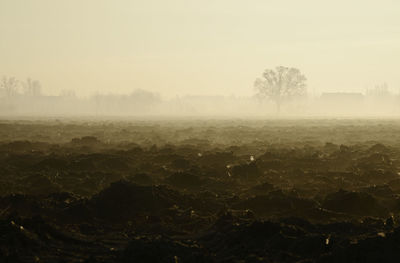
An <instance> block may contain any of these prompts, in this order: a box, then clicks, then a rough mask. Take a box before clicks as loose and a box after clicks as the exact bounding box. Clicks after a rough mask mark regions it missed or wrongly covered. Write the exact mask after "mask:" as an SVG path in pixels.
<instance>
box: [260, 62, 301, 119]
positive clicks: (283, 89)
mask: <svg viewBox="0 0 400 263" xmlns="http://www.w3.org/2000/svg"><path fill="white" fill-rule="evenodd" d="M306 80H307V79H306V77H305V76H304V75H303V74H302V73H301V72H300V70H299V69H297V68H289V67H283V66H279V67H276V68H275V70H273V69H266V70H265V71H264V73H263V74H262V77H261V78H257V79H256V81H255V82H254V87H255V88H256V91H257V96H258V97H260V98H268V99H270V100H272V101H273V102H275V103H276V106H277V110H278V112H279V111H280V107H281V105H282V103H283V102H285V101H287V100H288V99H292V98H294V97H301V96H304V95H305V94H306Z"/></svg>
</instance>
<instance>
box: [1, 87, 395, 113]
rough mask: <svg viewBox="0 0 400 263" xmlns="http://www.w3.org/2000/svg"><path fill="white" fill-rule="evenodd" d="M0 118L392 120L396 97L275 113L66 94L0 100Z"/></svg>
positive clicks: (195, 101)
mask: <svg viewBox="0 0 400 263" xmlns="http://www.w3.org/2000/svg"><path fill="white" fill-rule="evenodd" d="M0 102H1V104H0V116H4V117H6V116H9V117H12V116H14V117H16V118H18V116H20V117H22V116H37V117H40V116H42V117H43V116H66V117H68V116H69V117H71V116H80V115H82V116H105V117H112V116H115V117H118V116H123V117H129V116H133V117H146V116H149V117H157V116H158V117H166V118H168V117H172V118H174V117H190V116H198V117H217V118H218V117H224V118H237V117H240V118H280V117H284V118H286V117H292V118H295V117H300V118H301V117H397V116H400V96H399V95H398V94H396V93H391V92H389V91H388V90H383V91H381V90H379V89H378V88H375V89H373V90H369V91H367V92H366V93H365V94H363V93H349V92H328V93H322V94H318V95H316V94H314V95H311V94H309V95H308V96H306V97H302V98H293V99H291V100H290V101H288V102H285V103H284V104H283V105H282V106H281V107H280V109H279V111H278V110H277V107H276V104H275V103H274V101H271V100H268V99H260V98H258V97H257V95H256V94H255V95H254V96H251V97H238V96H234V95H232V96H200V95H197V96H196V95H193V96H176V97H174V98H170V99H166V98H163V97H162V96H160V95H159V94H157V93H152V92H149V91H145V90H134V91H133V92H132V93H130V94H127V95H116V94H97V95H94V96H90V97H77V96H76V95H75V93H73V92H70V93H66V94H61V95H58V96H47V95H43V94H37V95H29V94H24V93H15V94H14V95H13V96H6V95H3V96H1V97H0Z"/></svg>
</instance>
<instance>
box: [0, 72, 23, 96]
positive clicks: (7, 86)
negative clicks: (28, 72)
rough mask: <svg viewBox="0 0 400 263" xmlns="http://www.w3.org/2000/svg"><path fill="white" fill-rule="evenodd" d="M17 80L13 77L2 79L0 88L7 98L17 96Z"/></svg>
mask: <svg viewBox="0 0 400 263" xmlns="http://www.w3.org/2000/svg"><path fill="white" fill-rule="evenodd" d="M18 84H19V83H18V80H17V79H16V78H14V77H5V76H4V77H3V78H2V79H1V81H0V87H1V88H2V89H3V90H4V93H5V95H6V97H7V98H11V97H15V96H16V95H17V94H18Z"/></svg>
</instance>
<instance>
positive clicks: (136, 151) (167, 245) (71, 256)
mask: <svg viewBox="0 0 400 263" xmlns="http://www.w3.org/2000/svg"><path fill="white" fill-rule="evenodd" d="M399 172H400V121H398V120H380V121H378V120H302V121H295V120H269V121H261V120H260V121H240V120H212V121H205V120H199V121H188V120H186V121H184V120H180V121H178V120H175V121H166V120H164V121H138V120H136V121H126V120H119V121H116V120H114V121H111V120H108V121H106V120H102V121H100V120H98V121H95V122H89V121H85V120H63V119H61V120H37V121H11V120H8V121H6V120H3V121H1V122H0V233H1V236H0V262H173V263H175V262H396V261H397V260H398V259H400V224H399V220H400V176H399Z"/></svg>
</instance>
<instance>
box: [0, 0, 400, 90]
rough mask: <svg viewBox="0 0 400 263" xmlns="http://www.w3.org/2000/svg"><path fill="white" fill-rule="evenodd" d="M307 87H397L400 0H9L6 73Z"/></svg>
mask: <svg viewBox="0 0 400 263" xmlns="http://www.w3.org/2000/svg"><path fill="white" fill-rule="evenodd" d="M278 65H285V66H294V67H298V68H300V70H301V71H302V72H303V73H304V74H306V76H307V77H308V84H309V85H308V86H309V91H311V92H312V91H313V90H314V91H315V92H323V91H334V90H338V91H346V90H348V91H364V90H365V88H366V87H372V86H374V84H376V83H382V82H384V81H386V82H387V83H388V84H389V87H390V88H391V89H393V90H395V91H398V90H399V89H400V1H398V0H374V1H372V0H370V1H368V0H351V1H350V0H335V1H333V0H332V1H327V0H326V1H324V0H301V1H299V0H292V1H289V0H276V1H273V0H248V1H245V0H241V1H238V0H236V1H235V0H201V1H200V0H196V1H194V0H141V1H138V0H0V75H8V76H15V77H17V78H20V79H23V78H25V77H31V78H34V79H38V80H40V81H41V82H42V86H43V89H44V91H45V92H46V93H51V94H58V92H59V91H60V90H63V89H75V90H76V91H77V93H78V94H80V95H90V94H93V93H94V92H95V91H99V92H102V93H107V92H114V93H129V92H130V91H131V90H133V89H135V88H141V89H147V90H150V91H154V92H159V93H160V94H161V95H162V96H164V97H171V96H175V95H186V94H210V95H211V94H213V95H224V94H225V95H231V94H234V95H238V96H249V95H252V94H253V92H254V90H253V87H252V85H253V82H254V79H255V78H256V77H258V76H259V75H260V74H261V73H262V71H263V70H264V69H265V68H272V67H275V66H278Z"/></svg>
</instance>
